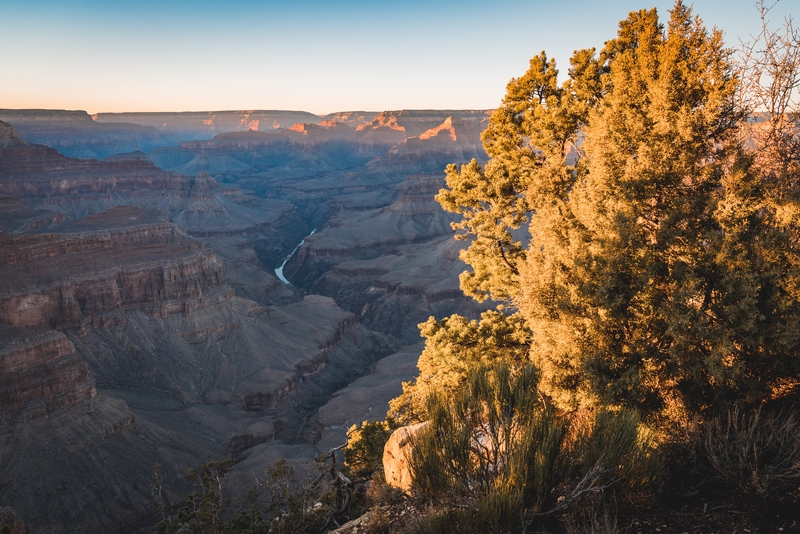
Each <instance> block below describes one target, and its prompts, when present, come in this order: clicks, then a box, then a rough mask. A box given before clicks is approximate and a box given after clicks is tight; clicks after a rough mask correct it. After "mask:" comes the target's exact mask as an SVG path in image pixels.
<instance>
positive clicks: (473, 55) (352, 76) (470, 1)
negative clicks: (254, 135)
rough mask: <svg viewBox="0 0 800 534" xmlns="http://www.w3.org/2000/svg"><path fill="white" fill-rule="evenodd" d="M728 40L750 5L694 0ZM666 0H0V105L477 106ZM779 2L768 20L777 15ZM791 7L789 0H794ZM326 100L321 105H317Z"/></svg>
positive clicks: (319, 109)
mask: <svg viewBox="0 0 800 534" xmlns="http://www.w3.org/2000/svg"><path fill="white" fill-rule="evenodd" d="M693 4H694V9H695V14H697V15H699V16H700V17H701V18H702V19H703V20H704V22H705V23H706V26H707V27H709V28H710V27H713V26H715V25H716V26H719V27H720V28H721V29H723V30H724V31H725V32H726V43H727V44H728V46H732V47H735V46H738V44H739V39H740V38H742V39H745V40H746V39H747V38H748V37H749V35H750V34H752V33H754V32H758V29H759V21H758V14H757V11H756V9H755V7H754V2H753V1H751V0H734V1H727V2H726V1H722V0H696V1H695V2H693ZM653 5H655V6H656V7H657V8H658V11H659V15H660V16H661V18H662V20H666V17H667V16H668V13H667V11H668V9H670V8H671V7H672V6H673V5H674V2H672V1H668V0H658V1H656V2H652V1H650V2H641V1H634V0H621V1H618V2H615V3H614V6H611V7H610V6H608V5H600V4H599V3H597V2H591V1H589V0H577V1H575V2H572V3H571V4H569V5H555V4H554V3H552V2H543V1H541V0H533V1H531V0H528V1H522V0H499V1H498V2H495V3H493V4H492V5H491V6H489V5H486V3H484V2H479V1H477V0H464V1H461V2H455V1H454V0H434V1H429V2H423V1H422V0H407V1H405V2H399V1H388V2H382V3H371V2H365V1H360V0H358V1H357V0H348V1H343V2H337V3H331V2H323V1H321V0H304V1H295V2H292V3H291V4H285V3H283V2H277V1H271V2H270V1H267V2H257V1H255V0H235V1H232V2H229V3H226V4H224V5H222V4H218V3H216V2H211V1H209V0H202V1H199V2H188V1H175V0H173V1H156V0H142V1H138V2H118V3H106V2H100V1H99V0H78V1H76V2H71V3H70V4H69V5H65V3H64V2H60V1H57V0H28V1H26V2H16V1H11V0H0V17H2V19H3V21H4V23H5V24H4V31H3V32H2V34H0V47H2V49H3V50H6V51H13V53H10V52H7V53H5V54H3V55H1V56H0V72H3V76H2V78H0V107H1V108H13V109H64V110H83V111H87V112H88V113H89V114H96V113H122V112H126V113H135V112H150V113H155V112H173V113H174V112H179V111H184V110H185V111H192V110H194V111H216V110H219V111H222V110H297V111H308V112H310V113H313V114H315V115H321V116H324V115H327V114H329V113H333V112H336V111H343V110H358V111H361V110H373V109H375V110H380V111H384V110H400V109H493V108H496V107H497V106H498V105H499V104H500V102H501V100H502V97H503V95H504V94H505V87H506V84H507V83H508V81H509V80H510V79H511V78H512V77H515V76H520V75H521V74H523V73H524V72H525V70H526V68H527V66H528V60H529V59H530V57H532V56H533V55H535V54H538V53H539V52H540V51H541V50H543V49H544V50H546V51H547V52H548V55H549V56H551V57H555V58H556V60H557V61H558V63H559V67H560V70H561V72H562V75H563V74H564V73H566V68H567V67H568V59H569V56H570V55H571V53H572V51H573V50H575V49H578V48H587V47H591V46H594V47H597V48H599V47H602V45H603V42H604V41H606V40H608V39H610V38H613V37H614V36H615V35H616V31H617V24H618V22H619V21H620V20H622V19H624V18H625V17H626V16H627V14H628V12H629V11H631V10H636V9H642V8H649V7H653ZM792 7H794V6H791V5H790V3H789V2H787V1H786V0H782V1H781V2H779V3H778V5H777V6H776V7H775V9H774V11H773V14H772V17H771V19H772V20H773V22H774V23H775V24H774V25H775V26H777V24H778V23H780V22H782V21H783V17H784V16H785V15H787V14H789V13H790V12H791V9H792ZM795 9H796V8H795ZM331 110H334V111H331Z"/></svg>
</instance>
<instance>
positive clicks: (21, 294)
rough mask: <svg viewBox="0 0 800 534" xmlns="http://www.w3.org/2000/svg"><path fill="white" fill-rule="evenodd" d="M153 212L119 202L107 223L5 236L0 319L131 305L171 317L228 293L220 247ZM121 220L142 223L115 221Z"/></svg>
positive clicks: (35, 324) (31, 319)
mask: <svg viewBox="0 0 800 534" xmlns="http://www.w3.org/2000/svg"><path fill="white" fill-rule="evenodd" d="M154 211H155V210H139V209H136V208H131V207H120V208H115V209H112V210H110V211H109V212H107V213H106V214H104V216H103V217H102V219H104V220H106V221H108V227H109V229H106V230H96V231H88V232H81V233H65V234H43V235H19V236H17V235H0V250H1V251H2V252H0V322H3V323H6V324H9V325H12V326H15V327H21V328H39V329H47V328H56V329H67V328H79V327H83V326H85V325H87V324H88V323H95V324H99V323H102V320H103V314H104V313H105V312H109V311H113V310H117V309H121V308H132V307H135V308H138V309H142V310H146V311H147V312H148V313H150V314H152V315H155V316H161V317H164V316H166V315H169V314H172V313H188V312H191V311H192V310H193V309H196V308H197V307H198V306H200V305H201V302H202V299H203V298H204V297H208V296H209V295H210V294H211V293H212V292H214V290H217V291H216V292H217V293H219V292H220V291H222V292H223V293H224V292H225V291H226V290H225V289H224V288H222V287H221V286H222V285H223V284H224V280H223V265H222V263H221V262H220V261H219V260H217V258H216V254H214V252H213V251H212V250H210V249H208V248H207V247H205V246H204V245H203V244H202V243H201V242H199V241H197V240H195V239H193V238H191V237H189V236H188V235H186V234H185V233H184V232H183V231H182V230H181V229H180V228H178V227H177V226H175V225H174V224H171V223H169V222H167V221H166V218H165V217H164V216H163V215H159V214H158V213H157V212H154ZM99 219H101V218H100V217H96V218H95V222H96V223H99ZM120 219H127V220H128V223H130V222H134V223H135V222H137V220H138V219H141V220H142V221H143V224H133V225H130V226H127V227H125V226H121V227H114V221H116V222H117V223H119V221H120ZM68 228H69V226H67V227H66V229H68ZM227 291H230V290H227ZM230 298H232V295H230ZM98 322H99V323H98Z"/></svg>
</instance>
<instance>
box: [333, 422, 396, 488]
mask: <svg viewBox="0 0 800 534" xmlns="http://www.w3.org/2000/svg"><path fill="white" fill-rule="evenodd" d="M393 426H394V425H392V424H391V421H374V422H372V423H370V422H369V421H364V422H363V423H361V426H360V427H358V426H356V425H353V426H352V427H350V429H349V430H348V431H347V446H346V447H345V448H344V449H342V452H343V453H344V463H345V466H347V468H348V469H349V470H350V473H351V474H352V475H353V476H355V477H358V478H372V479H373V480H382V479H383V448H384V446H385V445H386V442H387V441H389V437H390V436H391V435H392V430H393V428H392V427H393Z"/></svg>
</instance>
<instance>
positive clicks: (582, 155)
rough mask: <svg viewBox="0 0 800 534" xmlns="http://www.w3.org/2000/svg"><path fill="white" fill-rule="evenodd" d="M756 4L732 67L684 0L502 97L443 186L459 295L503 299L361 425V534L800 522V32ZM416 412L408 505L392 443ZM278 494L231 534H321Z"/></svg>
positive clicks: (439, 330) (433, 352)
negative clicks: (387, 476)
mask: <svg viewBox="0 0 800 534" xmlns="http://www.w3.org/2000/svg"><path fill="white" fill-rule="evenodd" d="M760 7H761V15H762V20H763V21H764V33H762V34H761V35H760V36H758V38H757V40H756V41H755V42H754V43H751V44H750V45H746V46H745V47H744V50H743V52H742V53H741V54H739V55H738V56H736V55H735V54H733V52H732V51H731V50H729V49H727V48H725V45H724V43H723V40H722V34H721V32H720V31H718V30H713V31H709V30H707V29H706V28H705V27H704V26H703V24H702V21H701V20H700V19H698V18H696V17H694V16H693V14H692V13H691V9H690V8H688V7H687V6H685V5H684V4H683V3H682V2H680V1H679V2H677V3H676V4H675V7H674V9H673V10H672V11H671V12H670V18H669V20H668V22H667V23H666V24H663V23H662V22H660V21H659V18H658V16H657V13H656V11H655V10H654V9H653V10H642V11H638V12H633V13H631V14H630V15H629V16H628V18H627V19H626V20H624V21H622V22H621V23H620V29H619V33H618V35H617V37H616V38H615V39H612V40H610V41H608V42H607V43H606V44H605V46H604V47H603V49H602V50H600V51H599V53H598V52H597V51H596V50H594V49H590V50H579V51H576V52H575V54H574V55H573V57H572V59H571V61H570V68H569V70H568V77H567V79H566V80H565V81H564V82H563V83H560V84H559V83H558V71H557V69H556V64H555V62H554V61H553V60H552V59H548V58H547V56H546V54H545V53H544V52H542V53H541V54H540V55H538V56H536V57H534V58H533V59H532V60H531V62H530V69H529V70H528V71H527V72H526V73H525V74H524V75H523V76H521V77H520V78H516V79H513V80H512V81H511V82H510V83H509V85H508V92H507V94H506V97H505V99H504V101H503V104H502V106H501V107H500V108H499V109H498V110H497V111H496V112H495V113H494V115H493V116H492V118H491V122H490V125H489V127H488V129H487V130H486V132H485V133H484V135H483V141H484V146H485V148H486V152H487V153H488V154H489V156H490V158H491V159H490V161H489V162H488V163H487V164H486V165H485V166H481V165H479V164H478V163H477V162H476V161H472V162H471V163H469V164H466V165H463V166H461V167H460V168H459V167H456V166H454V165H451V166H450V167H448V169H447V188H446V189H443V190H442V191H441V192H440V193H439V195H438V196H437V200H438V201H439V202H440V203H441V204H442V206H443V207H444V208H445V209H447V210H449V211H452V212H455V213H458V214H460V215H461V216H462V219H461V221H460V222H459V223H456V224H454V227H455V229H456V230H457V231H458V233H457V236H456V237H457V238H461V239H470V245H469V247H468V248H467V249H466V250H465V251H464V253H463V254H462V259H463V260H464V261H465V262H466V263H467V264H469V266H470V267H471V270H469V271H467V272H465V273H463V275H462V277H461V286H462V289H463V290H464V292H465V293H467V294H469V295H471V296H473V297H474V298H476V299H478V300H481V301H483V300H486V299H490V300H491V301H493V302H496V303H497V304H498V305H497V308H496V309H495V310H493V311H489V312H486V313H484V314H483V315H482V317H481V319H480V320H474V321H470V320H468V319H466V318H464V317H459V316H452V317H449V318H445V319H442V320H441V321H436V320H435V319H433V318H431V319H430V320H429V321H428V322H427V323H424V324H422V325H420V327H421V332H422V335H423V336H424V337H425V338H426V345H425V349H424V352H423V354H422V356H421V358H420V362H419V368H420V376H419V377H418V379H417V380H416V382H415V383H407V384H404V391H403V394H402V395H401V396H400V397H399V398H397V399H395V400H394V401H393V402H392V404H391V412H390V414H389V419H387V421H384V422H377V423H365V424H364V425H363V426H362V427H360V428H353V429H351V431H350V433H349V434H350V443H349V444H348V447H347V449H346V450H345V458H346V461H347V464H348V467H349V469H350V471H349V474H350V476H358V477H365V478H366V477H370V476H371V477H373V478H372V485H371V489H370V490H369V491H368V492H367V497H366V498H367V499H368V500H367V501H363V500H362V501H359V502H355V501H354V502H353V504H352V506H355V507H358V506H362V507H367V506H372V511H371V512H370V519H369V521H366V522H364V523H363V525H362V526H363V528H364V529H366V531H370V532H395V531H398V532H399V531H406V532H453V533H455V532H460V533H464V532H532V531H551V532H552V531H563V532H568V533H571V532H617V531H619V530H625V529H636V530H634V531H647V530H648V528H649V526H652V528H653V529H656V528H666V527H667V524H666V523H670V525H671V526H670V527H669V529H668V530H670V531H671V530H672V529H677V528H681V529H687V530H688V528H689V527H693V528H695V529H699V530H701V531H717V530H727V529H730V528H733V527H736V528H739V527H742V528H747V529H748V530H747V531H750V530H752V529H761V531H771V530H772V529H779V528H780V529H782V528H784V527H786V526H790V525H794V524H796V523H792V521H800V518H799V517H796V514H797V513H798V512H797V510H800V506H798V504H799V503H798V500H800V488H798V486H800V421H799V420H798V418H797V416H796V413H797V399H798V398H800V390H799V389H800V388H798V386H799V385H800V239H798V238H799V237H800V226H799V224H800V204H798V201H800V126H799V125H798V122H797V117H798V115H797V112H798V111H800V109H798V95H797V91H798V89H800V35H798V32H797V31H796V30H794V29H793V28H792V26H791V22H787V25H786V27H785V28H784V29H783V30H781V32H774V31H771V30H769V29H768V26H767V21H766V17H767V15H768V13H769V9H768V8H767V7H766V6H765V5H763V4H761V6H760ZM415 422H427V425H426V426H424V428H423V430H421V432H420V433H419V434H418V435H417V436H416V438H415V439H414V441H413V445H412V447H411V449H412V452H413V455H412V458H411V462H410V463H411V470H412V475H413V480H414V488H413V493H414V497H413V498H409V497H402V496H400V495H398V493H397V492H396V491H392V490H391V489H389V488H386V487H385V486H383V485H382V484H381V480H380V479H381V476H380V471H381V454H382V451H383V445H384V443H385V442H386V440H387V439H388V437H389V435H390V433H391V431H392V430H393V429H394V428H397V427H398V426H401V425H405V424H409V423H415ZM281 469H285V466H283V467H281ZM281 473H283V474H285V473H284V472H283V471H282V472H281ZM273 475H274V473H273ZM201 478H202V477H201ZM285 487H286V488H288V486H285ZM286 491H287V492H288V493H285V495H284V496H283V497H276V495H277V494H275V493H274V492H272V491H271V490H270V492H269V493H270V495H271V498H270V502H272V503H278V504H280V506H282V507H283V508H281V509H280V510H278V509H277V508H276V509H275V510H273V511H264V509H263V507H262V508H258V506H256V505H255V504H254V505H253V506H252V507H250V508H246V507H244V508H242V510H248V509H249V510H251V514H250V515H249V516H247V515H246V514H245V515H244V516H243V515H242V513H243V512H239V513H238V515H234V516H233V519H232V520H231V521H234V520H244V519H242V518H245V519H246V518H247V517H250V518H256V517H257V518H258V521H262V519H263V521H264V523H258V521H257V522H256V523H253V522H252V521H251V523H250V524H249V526H247V525H244V524H242V527H241V528H240V529H239V530H230V531H231V532H234V531H235V532H291V531H304V530H305V531H311V530H314V529H317V528H320V527H321V526H320V525H319V524H318V523H319V520H320V519H319V517H317V518H311V519H308V521H310V522H308V523H303V521H306V520H307V517H306V516H307V515H308V512H309V510H314V509H315V508H314V506H315V504H314V503H315V502H318V500H319V499H322V498H323V497H321V496H320V495H321V494H314V495H315V496H314V497H313V498H312V497H309V495H310V494H309V493H308V488H306V489H304V490H303V491H302V492H301V493H297V490H291V491H290V490H288V489H287V490H286ZM298 495H302V498H300V497H298ZM370 495H371V496H370ZM215 498H217V500H219V498H220V497H215ZM252 498H253V499H255V500H253V503H256V502H257V500H258V497H257V496H253V497H252ZM293 499H294V500H293ZM298 499H299V501H298ZM369 499H372V500H371V501H370V500H369ZM211 501H213V499H211ZM211 501H209V502H211ZM197 502H206V499H205V498H204V499H202V500H201V501H196V500H195V501H193V500H191V499H190V504H193V503H197ZM298 502H299V503H300V504H298ZM622 502H625V503H626V504H624V505H623V504H621V503H622ZM281 503H283V504H281ZM288 503H295V504H293V505H289V504H288ZM709 505H710V506H709ZM293 507H294V508H293ZM201 508H202V506H200V505H198V506H196V509H197V510H198V511H195V512H184V516H182V518H183V519H182V520H183V521H184V523H183V524H184V525H187V526H186V527H185V528H189V526H190V525H191V523H192V521H195V522H198V521H201V520H202V517H201V515H198V514H200V512H199V510H200V509H201ZM398 508H399V509H403V510H406V511H408V510H412V511H413V513H408V514H406V515H405V518H404V519H401V518H399V517H400V516H398V515H397V514H395V515H393V512H392V510H396V509H398ZM292 510H294V511H292ZM718 510H722V511H723V512H726V513H727V512H731V513H732V512H736V513H737V514H739V515H731V514H729V515H725V516H723V515H722V513H723V512H719V511H718ZM191 513H194V514H195V515H194V516H191ZM185 514H190V515H185ZM292 514H294V515H292ZM793 514H795V515H793ZM354 515H355V514H350V516H354ZM400 515H402V514H400ZM237 518H238V519H237ZM290 518H294V519H292V521H293V522H291V523H290V522H288V521H289V519H290ZM409 518H411V519H409ZM284 520H285V521H287V522H283V523H282V521H284ZM165 521H166V522H165V523H164V525H165V527H164V528H166V529H169V528H173V526H171V525H173V524H172V523H170V521H169V519H168V518H167V519H165ZM662 522H663V523H664V524H663V525H662ZM232 524H233V523H231V525H232ZM290 524H291V525H293V526H291V528H290V527H289V525H290ZM623 525H624V526H623ZM648 525H649V526H648ZM328 526H331V525H330V524H328ZM175 528H177V527H175ZM231 528H233V527H231ZM248 529H249V530H248ZM259 529H260V530H259ZM292 529H295V530H292ZM188 531H192V530H191V529H190V530H188ZM198 531H205V530H198ZM222 531H223V530H220V532H222ZM658 531H661V530H658ZM681 531H682V530H681ZM215 532H216V531H215Z"/></svg>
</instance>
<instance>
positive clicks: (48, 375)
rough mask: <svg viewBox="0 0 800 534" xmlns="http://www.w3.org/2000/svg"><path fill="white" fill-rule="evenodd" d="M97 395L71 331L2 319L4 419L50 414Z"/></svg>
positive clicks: (0, 408) (0, 415)
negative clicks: (17, 325)
mask: <svg viewBox="0 0 800 534" xmlns="http://www.w3.org/2000/svg"><path fill="white" fill-rule="evenodd" d="M95 395H96V391H95V387H94V378H93V377H92V376H91V374H90V373H89V367H88V366H87V365H86V362H85V361H84V360H83V358H81V357H80V356H79V355H78V354H77V353H76V352H75V347H74V346H73V345H72V343H70V341H69V340H68V339H67V336H65V335H64V334H62V333H61V332H56V331H54V330H44V331H32V330H27V329H19V328H13V327H9V326H5V325H0V424H3V423H19V422H24V421H27V420H30V419H35V418H37V417H45V416H47V414H49V413H50V412H52V411H53V410H56V409H59V408H66V407H70V406H75V405H76V404H79V403H80V402H81V401H83V400H85V399H90V398H93V397H94V396H95Z"/></svg>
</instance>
